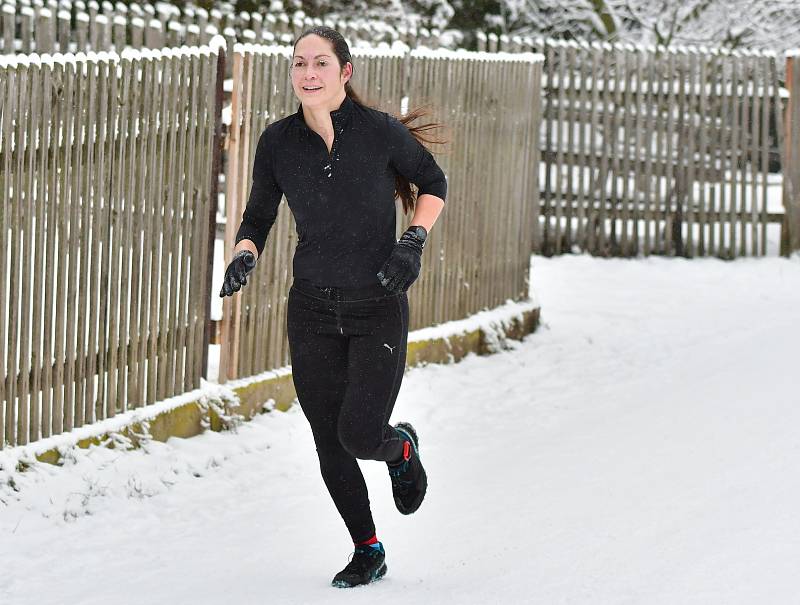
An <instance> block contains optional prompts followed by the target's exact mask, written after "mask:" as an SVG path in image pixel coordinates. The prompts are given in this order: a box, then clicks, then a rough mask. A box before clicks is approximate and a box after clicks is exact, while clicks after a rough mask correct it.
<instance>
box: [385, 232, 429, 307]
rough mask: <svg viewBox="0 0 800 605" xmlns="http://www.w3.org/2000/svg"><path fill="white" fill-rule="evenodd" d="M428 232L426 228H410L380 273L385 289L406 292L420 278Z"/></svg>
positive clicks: (396, 245)
mask: <svg viewBox="0 0 800 605" xmlns="http://www.w3.org/2000/svg"><path fill="white" fill-rule="evenodd" d="M427 235H428V233H427V231H425V228H424V227H420V226H418V225H417V226H413V227H409V228H408V230H406V232H405V233H403V236H402V237H401V238H400V241H399V242H397V244H395V247H394V250H392V253H391V254H390V255H389V258H388V259H387V260H386V262H385V263H384V264H383V267H382V268H381V270H380V271H379V272H378V279H379V280H380V282H381V284H383V287H384V288H386V289H387V290H390V291H391V292H394V293H395V294H397V293H399V292H405V291H406V290H408V289H409V288H410V287H411V284H413V283H414V282H415V281H416V279H417V278H418V277H419V271H420V268H421V267H422V249H423V248H424V247H425V239H426V238H427Z"/></svg>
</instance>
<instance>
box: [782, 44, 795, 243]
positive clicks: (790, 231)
mask: <svg viewBox="0 0 800 605" xmlns="http://www.w3.org/2000/svg"><path fill="white" fill-rule="evenodd" d="M786 88H787V89H788V90H789V104H788V106H787V108H786V113H785V116H784V120H785V131H784V132H785V135H784V154H783V207H784V211H785V213H786V214H785V215H784V220H783V229H784V233H783V234H782V237H781V254H783V255H786V256H788V255H789V254H791V253H792V252H795V251H797V250H800V165H798V164H799V163H800V53H797V52H794V53H790V54H788V55H787V57H786Z"/></svg>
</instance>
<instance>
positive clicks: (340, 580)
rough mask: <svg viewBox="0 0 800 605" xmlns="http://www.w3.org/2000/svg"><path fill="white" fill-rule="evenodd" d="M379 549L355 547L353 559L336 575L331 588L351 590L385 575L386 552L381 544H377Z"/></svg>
mask: <svg viewBox="0 0 800 605" xmlns="http://www.w3.org/2000/svg"><path fill="white" fill-rule="evenodd" d="M378 545H379V548H373V547H372V546H356V550H355V552H354V553H353V558H352V559H351V560H350V562H349V563H348V564H347V567H345V568H344V569H343V570H342V571H340V572H339V573H337V574H336V575H335V576H334V578H333V581H332V582H331V585H332V586H336V587H338V588H352V587H353V586H359V585H360V584H369V583H370V582H374V581H375V580H379V579H380V578H382V577H383V576H384V575H386V552H385V551H384V550H383V544H381V543H380V542H378Z"/></svg>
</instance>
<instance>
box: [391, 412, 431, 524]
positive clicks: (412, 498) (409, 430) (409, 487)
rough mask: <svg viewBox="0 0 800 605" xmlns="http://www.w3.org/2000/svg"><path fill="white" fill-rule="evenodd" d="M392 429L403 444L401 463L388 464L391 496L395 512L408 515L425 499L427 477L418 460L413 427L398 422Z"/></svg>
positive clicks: (417, 447) (417, 445) (417, 442)
mask: <svg viewBox="0 0 800 605" xmlns="http://www.w3.org/2000/svg"><path fill="white" fill-rule="evenodd" d="M394 428H395V430H396V431H397V432H398V433H399V434H400V436H401V437H402V438H403V440H404V441H405V442H404V443H403V459H402V461H400V462H399V463H398V464H388V466H389V477H391V479H392V494H393V495H394V504H395V506H397V510H399V511H400V512H401V513H403V514H404V515H410V514H411V513H413V512H415V511H416V510H417V509H418V508H419V507H420V504H422V500H423V499H424V498H425V492H426V491H427V489H428V476H427V475H426V474H425V469H424V468H423V467H422V462H421V461H420V459H419V439H418V438H417V432H416V431H415V430H414V427H413V426H411V425H410V424H409V423H408V422H398V423H397V424H396V425H395V427H394Z"/></svg>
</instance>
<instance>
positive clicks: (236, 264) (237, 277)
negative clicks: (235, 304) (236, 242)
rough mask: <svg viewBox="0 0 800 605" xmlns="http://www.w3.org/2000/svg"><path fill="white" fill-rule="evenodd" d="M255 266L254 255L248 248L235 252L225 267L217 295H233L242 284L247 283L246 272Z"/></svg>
mask: <svg viewBox="0 0 800 605" xmlns="http://www.w3.org/2000/svg"><path fill="white" fill-rule="evenodd" d="M255 266H256V257H255V255H254V254H253V253H252V252H250V250H241V251H239V252H237V253H236V255H235V256H234V257H233V260H231V264H230V265H228V268H227V269H225V279H224V280H223V282H222V290H220V293H219V296H220V298H223V297H225V296H233V293H234V292H238V291H239V290H240V289H241V287H242V286H245V285H247V274H248V273H250V271H252V270H253V267H255Z"/></svg>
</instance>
